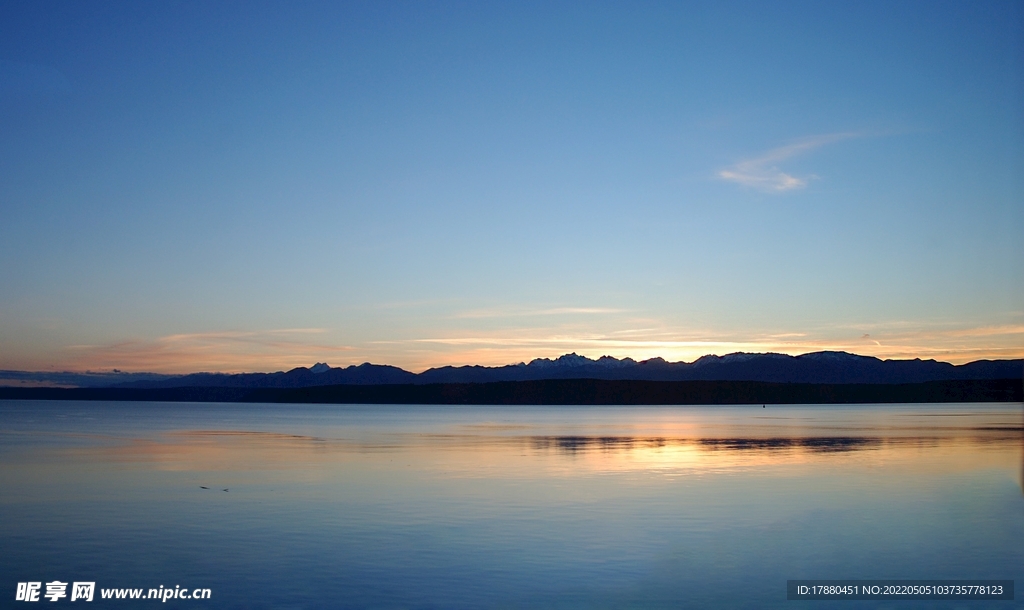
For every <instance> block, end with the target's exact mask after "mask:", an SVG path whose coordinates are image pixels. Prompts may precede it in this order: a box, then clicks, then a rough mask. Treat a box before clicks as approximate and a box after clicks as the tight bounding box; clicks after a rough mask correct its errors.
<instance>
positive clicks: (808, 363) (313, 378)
mask: <svg viewBox="0 0 1024 610" xmlns="http://www.w3.org/2000/svg"><path fill="white" fill-rule="evenodd" d="M1022 375H1024V360H1021V359H1018V360H978V361H976V362H970V363H967V364H961V365H953V364H950V363H948V362H939V361H936V360H920V359H914V360H880V359H878V358H874V357H870V356H858V355H856V354H850V353H847V352H831V351H826V352H814V353H809V354H803V355H801V356H788V355H784V354H771V353H768V354H750V353H742V352H739V353H734V354H728V355H726V356H704V357H702V358H699V359H697V360H695V361H694V362H689V363H688V362H668V361H666V360H664V359H662V358H651V359H649V360H642V361H636V360H633V359H631V358H623V359H618V358H613V357H611V356H602V357H601V358H598V359H596V360H593V359H590V358H587V357H584V356H579V355H577V354H575V353H573V354H566V355H564V356H560V357H558V358H555V359H548V358H538V359H536V360H533V361H531V362H529V363H519V364H513V365H507V366H496V367H486V366H445V367H440V368H432V369H428V370H426V371H423V372H422V373H418V374H417V373H411V372H409V371H406V370H403V369H400V368H398V367H394V366H389V365H378V364H370V363H363V364H360V365H353V366H349V367H345V368H340V367H330V366H328V365H327V364H325V363H317V364H315V365H313V366H312V367H309V368H307V367H299V368H295V369H292V370H290V371H280V372H276V373H239V374H223V373H192V374H188V375H174V376H169V375H157V374H140V373H133V374H127V373H119V374H99V373H89V374H77V373H25V372H19V371H0V385H8V386H10V385H28V384H30V383H31V384H38V385H43V384H52V385H57V384H59V385H63V386H65V387H68V386H78V387H115V388H116V387H119V388H177V387H224V388H228V387H230V388H303V387H316V386H330V385H394V384H417V385H422V384H435V383H490V382H498V381H538V380H550V379H600V380H616V381H618V380H636V381H756V382H772V383H818V384H905V383H922V382H928V381H953V380H988V379H1020V378H1022ZM9 380H20V381H19V382H18V383H9V382H8V381H9Z"/></svg>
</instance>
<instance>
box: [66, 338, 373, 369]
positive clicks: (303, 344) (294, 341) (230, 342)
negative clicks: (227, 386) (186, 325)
mask: <svg viewBox="0 0 1024 610" xmlns="http://www.w3.org/2000/svg"><path fill="white" fill-rule="evenodd" d="M326 332H327V330H326V329H320V328H290V329H287V328H286V329H272V330H265V331H220V332H205V333H181V334H174V335H166V336H163V337H158V338H156V339H131V340H126V341H119V342H115V343H108V344H98V345H71V346H68V347H66V348H65V358H64V361H65V364H64V366H66V367H67V368H68V369H69V370H106V369H114V368H117V369H121V370H126V371H146V372H154V373H191V372H197V371H217V372H250V371H277V370H282V369H291V368H295V367H297V366H309V365H311V364H313V363H314V362H317V361H322V360H324V359H326V358H327V357H329V356H342V355H344V356H346V357H347V356H350V354H351V352H352V350H354V349H355V348H353V347H350V346H337V345H328V344H324V343H313V342H310V341H309V340H308V339H307V337H309V336H310V335H319V334H324V333H326ZM346 359H347V358H346Z"/></svg>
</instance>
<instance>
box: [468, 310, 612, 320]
mask: <svg viewBox="0 0 1024 610" xmlns="http://www.w3.org/2000/svg"><path fill="white" fill-rule="evenodd" d="M624 311H625V310H623V309H614V308H609V307H549V308H547V309H474V310H471V311H464V312H461V313H458V314H456V315H455V316H454V317H455V318H519V317H530V316H570V315H600V314H613V313H623V312H624Z"/></svg>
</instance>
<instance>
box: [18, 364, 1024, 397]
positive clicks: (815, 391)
mask: <svg viewBox="0 0 1024 610" xmlns="http://www.w3.org/2000/svg"><path fill="white" fill-rule="evenodd" d="M1022 372H1024V360H979V361H977V362H971V363H968V364H963V365H952V364H949V363H947V362H937V361H935V360H879V359H878V358H872V357H866V356H857V355H854V354H848V353H845V352H817V353H812V354H804V355H802V356H786V355H782V354H745V353H737V354H729V355H727V356H721V357H719V356H704V357H703V358H700V359H698V360H696V361H694V362H692V363H686V362H666V361H665V360H663V359H661V358H653V359H651V360H645V361H641V362H636V361H634V360H632V359H630V358H625V359H622V360H619V359H616V358H612V357H610V356H604V357H602V358H599V359H597V360H591V359H589V358H585V357H583V356H578V355H576V354H567V355H565V356H562V357H560V358H557V359H555V360H549V359H546V358H540V359H536V360H533V361H532V362H530V363H529V364H522V363H520V364H516V365H509V366H499V367H484V366H461V367H451V366H447V367H442V368H436V369H429V370H426V371H424V372H422V373H420V374H415V373H410V372H408V371H405V370H402V369H400V368H397V367H394V366H385V365H375V364H369V363H364V364H360V365H358V366H349V367H347V368H331V367H329V366H327V365H326V364H323V363H317V364H316V365H314V366H313V367H311V368H305V367H300V368H295V369H292V370H290V371H287V372H277V373H242V374H235V375H229V374H222V373H193V374H190V375H179V376H165V375H151V376H148V377H147V376H146V375H148V374H132V375H133V376H129V377H127V379H129V381H128V382H124V380H125V377H124V375H126V374H122V373H118V374H106V375H104V374H97V373H89V374H83V375H82V376H83V379H84V381H82V382H81V383H80V384H78V385H82V386H86V387H78V388H71V389H59V388H30V387H11V388H2V387H0V398H47V399H77V400H178V401H244V402H255V401H259V402H336V403H411V404H753V403H757V404H762V403H775V404H784V403H791V404H792V403H857V402H869V403H870V402H975V401H976V402H985V401H1020V400H1021V394H1022ZM19 375H20V377H19ZM52 375H54V374H48V373H24V372H18V371H13V372H11V371H8V372H4V371H0V379H14V380H21V381H25V380H27V381H36V382H49V383H60V384H64V385H75V375H76V374H74V373H59V374H56V375H59V376H60V377H57V378H53V379H51V378H50V377H48V376H52ZM104 380H106V383H105V385H104Z"/></svg>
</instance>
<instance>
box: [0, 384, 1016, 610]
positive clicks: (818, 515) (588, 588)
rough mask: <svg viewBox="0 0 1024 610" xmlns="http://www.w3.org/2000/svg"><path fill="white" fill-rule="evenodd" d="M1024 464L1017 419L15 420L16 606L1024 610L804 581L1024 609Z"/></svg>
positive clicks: (7, 580)
mask: <svg viewBox="0 0 1024 610" xmlns="http://www.w3.org/2000/svg"><path fill="white" fill-rule="evenodd" d="M1022 444H1024V432H1022V406H1021V405H1020V404H1019V403H1018V404H956V405H871V406H786V407H773V406H769V407H768V408H761V406H760V405H757V406H756V407H749V406H741V407H736V406H725V407H722V406H714V407H490V406H483V407H463V406H381V405H365V406H364V405H260V404H245V405H235V404H198V403H124V402H122V403H105V402H37V401H31V402H29V401H26V402H20V401H0V550H2V552H0V575H2V578H3V581H2V582H0V606H2V607H20V606H25V607H33V606H30V605H26V604H24V603H22V602H15V601H14V599H15V588H16V585H17V583H18V582H22V581H43V582H44V583H45V582H48V581H53V580H60V581H63V582H71V581H95V582H96V583H97V584H96V587H97V590H96V594H95V601H94V602H93V603H92V604H90V605H86V606H85V607H86V608H89V607H111V608H130V607H149V608H152V607H154V605H155V604H159V602H156V601H154V600H144V601H138V602H130V601H127V600H100V599H99V598H100V589H101V588H113V587H125V588H145V589H149V588H157V587H159V586H161V585H162V586H164V587H165V588H166V587H171V588H173V587H175V586H176V585H180V586H181V587H184V588H188V589H193V588H197V587H203V588H209V589H210V590H211V599H210V600H208V601H197V600H188V601H184V600H170V601H168V602H167V603H166V604H159V605H160V606H163V607H188V608H199V607H202V608H320V607H338V608H683V607H698V608H699V607H709V608H744V607H747V608H771V607H784V608H794V609H798V608H799V609H803V608H814V607H828V608H862V607H892V608H924V607H928V608H934V607H948V608H964V607H980V608H1003V607H1010V606H1014V605H1015V604H1016V605H1018V606H1019V605H1024V601H1022V600H1024V591H1020V590H1018V592H1017V595H1016V596H1017V601H1016V602H994V601H983V602H963V601H959V602H935V601H919V602H914V601H898V602H892V603H883V604H880V603H878V602H806V601H786V580H787V579H837V578H859V579H876V578H879V579H880V578H886V579H894V578H900V579H969V578H977V579H1014V580H1015V581H1016V586H1017V588H1018V589H1021V588H1024V495H1022V493H1021V476H1022V463H1024V458H1022ZM204 487H206V488H208V489H203V488H204ZM44 593H45V586H44ZM68 593H69V597H70V590H69V591H68ZM71 603H74V604H79V602H77V601H76V602H70V601H69V599H68V598H65V599H63V600H61V601H60V602H58V604H51V603H50V602H49V601H46V600H42V601H41V603H39V604H37V605H38V606H41V607H51V606H52V607H58V605H61V606H63V605H67V604H71ZM72 607H76V606H72Z"/></svg>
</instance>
